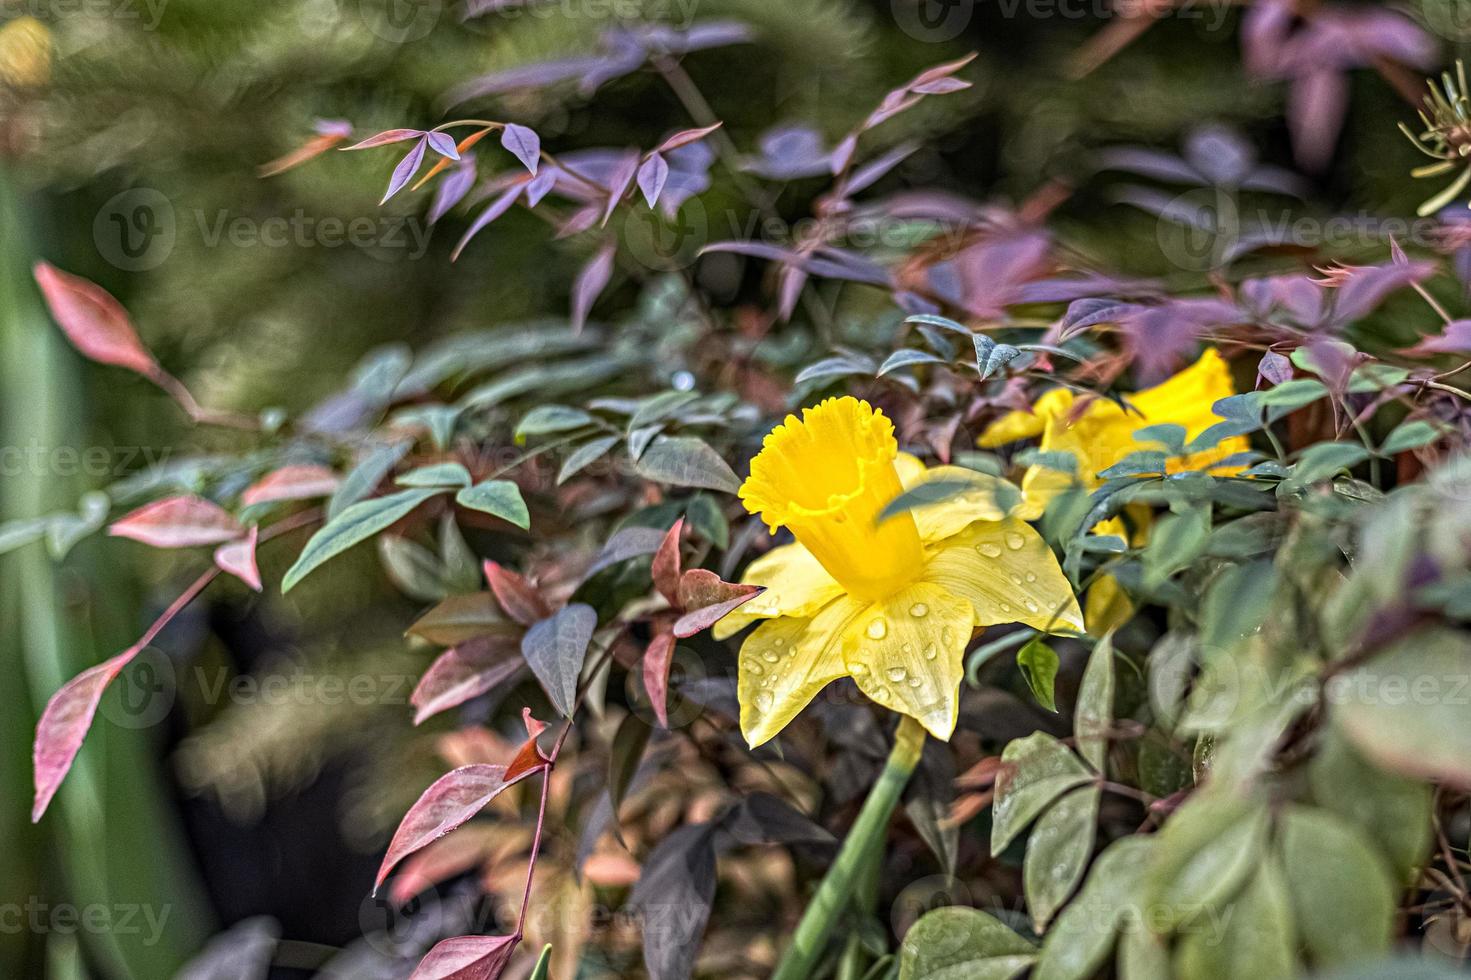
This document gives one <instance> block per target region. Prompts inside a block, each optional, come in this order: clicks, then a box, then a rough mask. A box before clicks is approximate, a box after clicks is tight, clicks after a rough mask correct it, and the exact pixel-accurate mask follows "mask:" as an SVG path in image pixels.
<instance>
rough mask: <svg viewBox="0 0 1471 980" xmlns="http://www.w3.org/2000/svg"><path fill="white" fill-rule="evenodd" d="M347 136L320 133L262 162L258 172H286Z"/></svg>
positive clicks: (270, 173)
mask: <svg viewBox="0 0 1471 980" xmlns="http://www.w3.org/2000/svg"><path fill="white" fill-rule="evenodd" d="M349 135H351V134H349ZM346 138H347V137H344V136H338V135H334V134H330V133H321V134H318V135H316V136H313V137H312V138H311V139H309V140H307V141H306V142H305V143H303V144H302V145H301V146H298V147H297V148H296V149H294V150H291V151H289V152H287V153H284V154H282V155H281V156H279V157H277V158H276V159H274V160H272V161H270V162H269V163H263V164H261V165H260V166H259V167H258V168H256V174H257V175H258V176H260V177H274V176H276V175H277V174H281V173H285V172H286V171H288V170H291V169H294V168H296V167H299V166H301V165H302V164H303V163H306V162H307V161H309V160H314V159H316V158H317V157H319V156H321V155H322V154H323V153H326V152H327V151H328V150H330V149H332V147H334V146H336V145H337V144H338V143H341V142H342V141H343V140H344V139H346Z"/></svg>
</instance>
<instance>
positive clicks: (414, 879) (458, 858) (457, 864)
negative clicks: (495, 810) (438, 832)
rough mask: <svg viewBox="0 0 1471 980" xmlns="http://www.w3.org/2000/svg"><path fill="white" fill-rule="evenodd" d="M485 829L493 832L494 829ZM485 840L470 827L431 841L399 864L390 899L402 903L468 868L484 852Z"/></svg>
mask: <svg viewBox="0 0 1471 980" xmlns="http://www.w3.org/2000/svg"><path fill="white" fill-rule="evenodd" d="M487 829H489V830H491V832H494V830H493V828H487ZM488 843H490V842H489V841H487V840H486V839H484V838H483V837H482V838H480V839H477V838H476V835H475V833H474V830H473V828H472V829H471V830H466V831H465V832H464V833H461V834H456V835H455V836H453V837H446V838H445V839H444V840H441V841H437V842H435V843H433V844H430V845H429V846H428V847H426V848H424V849H423V850H422V851H420V852H419V853H418V854H414V855H412V856H410V857H409V859H408V860H407V861H405V862H404V863H403V864H401V865H399V869H398V874H397V875H396V876H395V877H394V879H393V884H391V885H389V886H388V898H389V901H391V902H393V904H395V905H403V904H405V903H407V902H408V900H409V899H411V898H413V897H414V896H415V895H417V894H419V893H420V892H421V891H424V890H425V889H426V888H433V887H434V886H435V885H437V884H439V883H440V882H442V881H448V880H449V879H450V878H454V877H456V876H458V875H461V874H463V873H464V872H466V871H469V870H470V869H471V868H473V867H475V865H477V864H479V863H480V860H481V858H482V857H484V856H485V855H486V852H487V844H488Z"/></svg>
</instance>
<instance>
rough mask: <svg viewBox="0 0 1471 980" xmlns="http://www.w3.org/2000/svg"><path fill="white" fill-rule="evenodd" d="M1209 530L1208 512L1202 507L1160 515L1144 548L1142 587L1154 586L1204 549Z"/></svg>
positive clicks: (1187, 563) (1188, 562) (1192, 559)
mask: <svg viewBox="0 0 1471 980" xmlns="http://www.w3.org/2000/svg"><path fill="white" fill-rule="evenodd" d="M1210 531H1211V529H1210V511H1209V510H1208V509H1207V508H1204V507H1200V508H1193V509H1191V510H1189V511H1187V512H1185V513H1183V514H1166V515H1165V516H1164V517H1162V518H1160V520H1159V523H1158V524H1156V525H1155V527H1154V530H1153V531H1152V532H1151V534H1150V539H1149V546H1148V547H1147V548H1145V549H1144V582H1145V584H1146V586H1148V587H1150V588H1156V587H1158V586H1159V585H1160V584H1161V583H1163V582H1164V581H1166V580H1167V579H1168V578H1169V577H1170V576H1171V575H1174V574H1175V573H1176V572H1178V571H1180V570H1181V569H1182V568H1184V567H1185V566H1186V565H1189V564H1190V563H1191V562H1192V561H1194V560H1195V558H1196V557H1197V556H1198V555H1199V554H1200V553H1201V552H1202V551H1204V550H1205V544H1206V541H1207V540H1208V539H1209V538H1210Z"/></svg>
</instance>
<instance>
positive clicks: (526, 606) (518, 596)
mask: <svg viewBox="0 0 1471 980" xmlns="http://www.w3.org/2000/svg"><path fill="white" fill-rule="evenodd" d="M485 580H486V581H487V582H489V583H490V591H491V592H494V593H495V601H496V602H498V603H500V606H501V609H502V610H504V611H505V614H506V615H507V616H510V617H511V618H512V619H514V620H515V621H516V622H518V623H520V624H521V625H522V626H530V625H531V624H532V623H535V622H537V621H538V620H542V619H546V618H547V617H548V616H550V615H551V614H552V608H551V606H548V605H547V603H546V600H545V599H543V598H542V597H541V594H540V593H538V592H537V591H536V588H535V587H534V586H533V585H532V584H531V583H530V582H528V581H526V579H524V578H522V577H521V576H520V575H517V574H516V573H515V572H513V571H511V570H510V569H509V568H506V567H505V566H503V565H498V564H496V563H495V562H493V561H487V562H486V563H485Z"/></svg>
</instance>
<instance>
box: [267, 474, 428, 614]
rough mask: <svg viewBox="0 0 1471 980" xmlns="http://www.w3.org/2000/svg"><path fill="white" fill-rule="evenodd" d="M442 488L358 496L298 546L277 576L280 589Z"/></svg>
mask: <svg viewBox="0 0 1471 980" xmlns="http://www.w3.org/2000/svg"><path fill="white" fill-rule="evenodd" d="M443 492H444V491H443V490H440V489H435V488H417V489H413V490H400V491H399V492H398V493H391V494H388V495H387V496H383V497H374V498H372V499H370V500H362V501H359V502H358V503H355V504H353V505H352V506H351V507H348V508H347V509H346V510H344V511H343V512H342V513H340V514H338V515H337V516H336V517H334V518H332V519H331V520H329V521H328V522H327V523H326V524H324V525H322V527H321V529H320V530H318V531H317V533H316V534H314V535H312V537H311V540H310V541H308V542H307V543H306V547H304V548H302V549H301V554H300V555H298V556H297V557H296V563H295V564H294V565H292V566H291V568H290V569H288V570H287V572H286V575H285V577H284V578H282V579H281V591H282V593H286V592H290V591H291V589H292V588H293V587H294V586H295V585H296V583H298V582H300V581H301V580H302V579H304V578H306V576H307V575H308V574H310V573H311V572H312V571H313V570H314V569H316V568H317V567H318V566H319V565H321V564H322V563H323V562H325V561H327V560H329V559H331V558H335V557H337V556H338V555H340V554H342V553H343V552H344V551H346V550H347V549H348V548H351V547H352V546H353V545H355V544H357V543H358V542H360V541H364V540H366V539H368V538H370V537H372V536H373V535H375V534H377V533H378V532H379V531H382V530H383V529H385V528H387V527H389V526H390V525H392V524H394V523H395V522H397V521H399V520H401V519H403V518H404V517H406V516H407V515H408V514H409V513H410V512H411V511H412V510H413V509H414V508H415V507H418V506H419V505H420V504H422V503H423V502H424V501H426V500H428V499H429V498H430V497H433V496H435V495H436V494H439V493H443Z"/></svg>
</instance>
